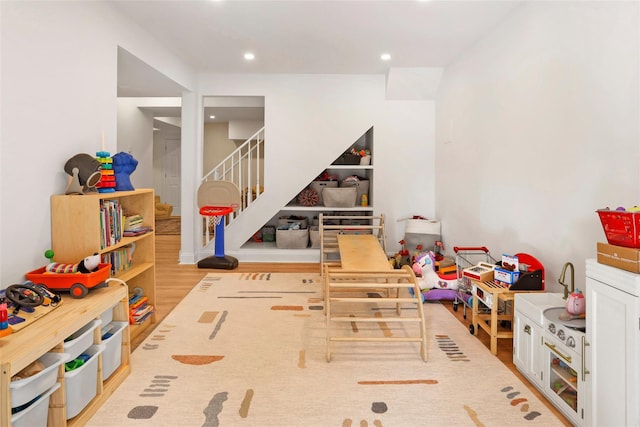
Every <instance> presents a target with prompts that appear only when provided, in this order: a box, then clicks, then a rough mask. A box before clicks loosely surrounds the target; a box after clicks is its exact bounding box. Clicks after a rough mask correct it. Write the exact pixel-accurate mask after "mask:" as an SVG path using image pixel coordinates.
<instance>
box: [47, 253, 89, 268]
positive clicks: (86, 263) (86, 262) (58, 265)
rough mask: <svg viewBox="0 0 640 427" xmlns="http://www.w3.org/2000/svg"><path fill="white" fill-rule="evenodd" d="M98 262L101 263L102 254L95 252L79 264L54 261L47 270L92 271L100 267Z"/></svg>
mask: <svg viewBox="0 0 640 427" xmlns="http://www.w3.org/2000/svg"><path fill="white" fill-rule="evenodd" d="M98 264H100V255H99V254H97V253H95V254H93V255H90V256H88V257H86V258H85V259H83V260H82V261H80V262H79V263H77V264H62V263H59V262H52V263H50V264H48V265H47V266H46V267H45V271H48V272H49V273H91V272H92V271H96V270H97V269H98Z"/></svg>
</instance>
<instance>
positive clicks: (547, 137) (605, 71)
mask: <svg viewBox="0 0 640 427" xmlns="http://www.w3.org/2000/svg"><path fill="white" fill-rule="evenodd" d="M639 28H640V19H639V3H637V2H531V3H527V4H526V5H524V6H522V7H520V8H518V9H517V10H516V12H515V13H514V14H513V15H511V16H510V17H509V19H507V20H506V22H503V23H502V24H501V25H500V26H499V27H498V28H496V29H495V31H493V32H492V33H491V34H489V35H488V36H487V37H485V38H484V39H483V40H481V41H479V42H478V43H477V45H475V46H474V47H473V48H472V49H470V50H469V51H467V52H466V53H465V54H464V55H463V56H462V57H460V58H459V59H458V60H457V61H456V62H455V63H454V64H451V65H450V66H449V67H447V68H446V69H445V71H444V74H443V77H442V83H441V87H440V91H439V95H438V104H437V105H438V109H437V114H436V158H437V159H438V161H437V162H436V188H437V191H436V206H437V209H436V212H437V216H438V217H439V218H440V219H441V221H442V227H443V236H444V239H445V243H448V247H449V249H451V246H453V245H458V246H478V245H486V246H487V247H489V249H490V250H491V251H492V252H493V254H494V255H497V256H500V254H501V253H503V252H504V253H515V252H525V253H529V254H531V255H533V256H535V257H537V258H538V259H539V260H540V261H541V262H542V263H543V265H545V267H546V278H547V288H548V289H552V290H560V287H559V285H557V279H558V277H559V275H560V270H561V267H562V265H563V264H564V263H565V262H566V261H571V262H573V263H574V265H575V267H576V285H577V286H578V287H581V288H584V261H585V259H586V258H593V257H595V255H596V242H597V241H606V240H605V237H604V233H603V231H602V228H601V226H600V222H599V220H598V217H597V215H596V214H595V210H596V209H598V208H602V207H605V206H610V207H612V208H615V207H617V206H627V207H630V206H633V205H636V204H639V203H640V191H639V190H640V172H639V170H640V168H639V167H638V165H639V164H640V163H639V161H640V143H639V141H640V131H639V123H640V121H639V118H640V109H639V104H638V103H639V99H640V98H639V93H640V92H639V90H640V86H639V71H640V70H639V63H640V61H639Z"/></svg>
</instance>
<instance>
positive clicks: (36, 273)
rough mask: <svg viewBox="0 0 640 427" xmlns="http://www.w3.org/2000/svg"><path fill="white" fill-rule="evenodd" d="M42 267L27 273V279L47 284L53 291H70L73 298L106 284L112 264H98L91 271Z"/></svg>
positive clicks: (82, 295)
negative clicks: (60, 271) (56, 270)
mask: <svg viewBox="0 0 640 427" xmlns="http://www.w3.org/2000/svg"><path fill="white" fill-rule="evenodd" d="M45 268H46V266H45V267H40V268H38V269H37V270H33V271H30V272H28V273H27V274H25V277H26V278H27V280H30V281H32V282H33V283H35V284H38V285H45V286H46V287H47V288H49V289H50V290H52V291H56V290H57V291H69V292H70V293H71V297H72V298H83V297H84V296H86V295H87V292H88V290H89V289H91V288H96V287H98V288H99V287H102V286H106V282H105V280H107V279H108V278H109V273H110V271H111V264H102V263H100V264H98V269H97V270H96V271H93V272H91V273H49V272H47V271H46V270H45Z"/></svg>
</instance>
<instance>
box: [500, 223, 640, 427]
mask: <svg viewBox="0 0 640 427" xmlns="http://www.w3.org/2000/svg"><path fill="white" fill-rule="evenodd" d="M599 213H600V212H599ZM611 215H616V216H622V217H624V218H623V219H621V220H620V221H621V222H620V224H619V226H615V224H614V227H612V226H611V224H612V221H610V220H609V219H607V220H606V221H605V220H603V228H604V231H605V235H606V236H607V240H608V241H609V243H598V244H597V259H588V260H586V262H585V264H584V266H585V276H586V280H585V283H584V284H583V285H582V286H580V284H576V283H575V282H574V266H573V264H571V263H566V264H565V265H564V267H563V269H562V273H561V275H560V278H559V279H558V283H560V285H562V286H563V287H564V291H563V292H561V293H549V292H544V293H523V294H517V295H516V296H515V299H514V324H513V332H514V336H513V339H514V341H513V363H514V364H515V365H516V367H517V369H518V370H519V371H520V372H521V373H522V374H523V375H524V376H525V377H526V378H527V379H528V380H529V381H530V382H531V383H532V384H533V385H534V386H535V387H536V388H537V389H538V390H540V391H541V392H542V393H543V394H544V396H545V397H546V398H547V399H548V400H549V401H550V402H551V403H552V404H553V405H554V406H555V407H556V408H557V409H558V410H559V411H560V412H561V413H562V414H563V415H564V416H565V417H566V418H567V419H568V420H569V421H570V422H571V423H572V424H573V425H575V426H589V427H591V426H594V427H596V426H631V425H634V426H637V425H640V406H639V405H638V401H640V274H639V273H640V248H639V246H640V212H616V211H611ZM607 216H609V214H607ZM601 219H602V215H601ZM623 222H624V224H623ZM630 223H632V224H634V227H631V228H630V227H628V225H629V224H630ZM616 227H617V228H616ZM616 230H618V231H619V230H622V231H619V235H617V236H616V235H615V234H614V231H616ZM631 233H632V234H633V236H635V237H634V239H632V240H628V239H625V240H621V239H616V237H620V236H625V237H628V236H629V234H631ZM621 243H622V244H623V245H621ZM580 267H581V266H580ZM576 285H578V286H576ZM578 288H579V289H580V290H583V291H584V293H582V292H579V291H578Z"/></svg>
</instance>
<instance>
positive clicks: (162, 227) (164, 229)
mask: <svg viewBox="0 0 640 427" xmlns="http://www.w3.org/2000/svg"><path fill="white" fill-rule="evenodd" d="M155 225H156V227H155V232H156V234H167V235H176V234H180V217H179V216H172V217H170V218H166V219H156V224H155Z"/></svg>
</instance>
